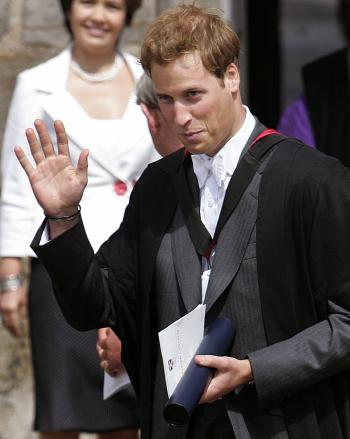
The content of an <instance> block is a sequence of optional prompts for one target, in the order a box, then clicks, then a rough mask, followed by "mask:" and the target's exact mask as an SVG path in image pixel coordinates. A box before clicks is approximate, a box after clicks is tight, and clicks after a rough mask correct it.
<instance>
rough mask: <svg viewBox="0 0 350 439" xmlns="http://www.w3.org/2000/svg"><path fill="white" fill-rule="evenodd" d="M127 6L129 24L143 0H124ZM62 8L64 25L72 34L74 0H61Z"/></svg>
mask: <svg viewBox="0 0 350 439" xmlns="http://www.w3.org/2000/svg"><path fill="white" fill-rule="evenodd" d="M124 1H125V6H126V17H125V25H126V26H129V25H130V24H131V21H132V17H133V16H134V13H135V11H136V10H137V9H138V8H139V7H140V6H141V1H142V0H124ZM60 3H61V8H62V11H63V15H64V25H65V27H66V29H67V30H68V32H69V33H70V34H71V35H72V29H71V27H70V24H69V14H70V9H71V7H72V3H73V0H60Z"/></svg>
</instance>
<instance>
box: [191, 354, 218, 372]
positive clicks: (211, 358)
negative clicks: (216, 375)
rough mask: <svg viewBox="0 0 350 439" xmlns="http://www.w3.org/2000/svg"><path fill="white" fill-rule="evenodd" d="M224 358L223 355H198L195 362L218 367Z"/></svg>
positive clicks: (200, 364)
mask: <svg viewBox="0 0 350 439" xmlns="http://www.w3.org/2000/svg"><path fill="white" fill-rule="evenodd" d="M222 359H223V357H216V356H215V355H196V357H195V362H196V364H198V365H199V366H205V367H212V368H214V369H217V368H218V367H219V366H221V365H222Z"/></svg>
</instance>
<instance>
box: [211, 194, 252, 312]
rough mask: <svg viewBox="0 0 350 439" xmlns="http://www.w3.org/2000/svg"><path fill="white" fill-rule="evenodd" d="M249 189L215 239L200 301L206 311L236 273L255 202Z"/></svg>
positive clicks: (250, 224) (249, 231)
mask: <svg viewBox="0 0 350 439" xmlns="http://www.w3.org/2000/svg"><path fill="white" fill-rule="evenodd" d="M249 189H250V188H248V190H247V191H246V192H245V194H244V195H243V197H242V199H241V202H240V203H239V205H238V206H237V208H236V209H235V210H234V212H233V213H232V215H231V217H230V218H229V220H228V221H227V223H226V224H225V226H224V228H223V229H222V232H221V234H220V236H219V240H218V243H217V246H216V250H215V257H214V263H213V267H212V270H211V275H210V280H209V284H208V289H207V293H206V296H205V301H204V303H206V304H207V312H208V311H209V310H210V308H211V307H212V306H213V304H214V303H215V302H216V300H217V299H218V298H219V297H220V296H221V294H222V293H223V292H224V291H225V290H226V288H227V287H228V285H229V284H230V283H231V282H232V280H233V278H234V277H235V275H236V274H237V271H238V269H239V267H240V264H241V261H242V259H243V256H244V253H245V250H246V248H247V245H248V242H249V238H250V236H251V233H252V231H253V228H254V224H255V221H256V211H257V203H258V200H257V198H255V197H254V196H253V195H252V194H251V193H250V190H249Z"/></svg>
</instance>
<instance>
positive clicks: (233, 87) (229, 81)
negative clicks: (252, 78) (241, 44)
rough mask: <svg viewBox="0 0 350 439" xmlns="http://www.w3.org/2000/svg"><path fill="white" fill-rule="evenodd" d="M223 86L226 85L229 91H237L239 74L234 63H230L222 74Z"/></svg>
mask: <svg viewBox="0 0 350 439" xmlns="http://www.w3.org/2000/svg"><path fill="white" fill-rule="evenodd" d="M224 83H225V86H226V87H228V89H229V90H230V92H231V93H237V91H239V85H240V75H239V70H238V67H237V65H236V64H235V63H233V62H232V63H230V64H229V65H228V66H227V68H226V72H225V76H224Z"/></svg>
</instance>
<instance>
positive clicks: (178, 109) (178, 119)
mask: <svg viewBox="0 0 350 439" xmlns="http://www.w3.org/2000/svg"><path fill="white" fill-rule="evenodd" d="M191 119H192V116H191V112H190V109H189V108H188V107H187V106H186V105H184V104H182V103H181V102H175V103H174V122H175V123H176V125H178V126H185V125H187V124H188V123H189V122H190V120H191Z"/></svg>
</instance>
